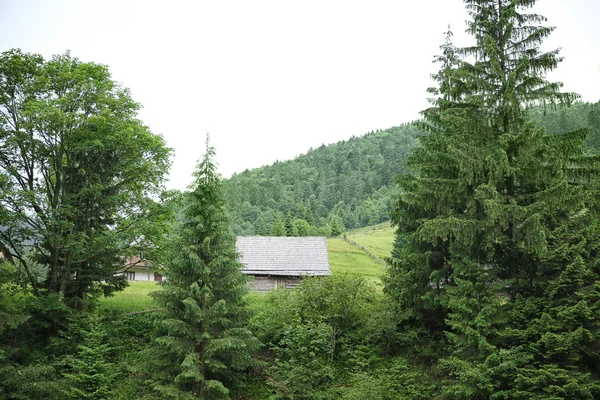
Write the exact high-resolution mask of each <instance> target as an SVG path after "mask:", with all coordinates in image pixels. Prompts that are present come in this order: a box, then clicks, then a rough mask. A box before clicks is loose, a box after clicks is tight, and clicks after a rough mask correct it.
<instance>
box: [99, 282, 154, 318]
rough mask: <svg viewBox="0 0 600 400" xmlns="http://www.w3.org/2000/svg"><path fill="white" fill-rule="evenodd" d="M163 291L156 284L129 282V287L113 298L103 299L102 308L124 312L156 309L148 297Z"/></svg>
mask: <svg viewBox="0 0 600 400" xmlns="http://www.w3.org/2000/svg"><path fill="white" fill-rule="evenodd" d="M156 290H161V288H160V286H159V285H158V284H157V283H156V282H139V281H138V282H136V281H132V282H129V287H127V288H126V289H125V290H124V291H122V292H119V293H116V294H115V295H114V296H112V297H108V298H104V299H102V301H101V303H100V306H101V307H102V308H115V309H117V308H118V309H119V310H122V311H124V312H134V311H142V310H147V309H151V308H155V307H156V304H154V301H153V300H152V298H151V297H150V296H149V295H148V294H149V293H150V292H154V291H156Z"/></svg>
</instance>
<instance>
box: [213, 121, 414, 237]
mask: <svg viewBox="0 0 600 400" xmlns="http://www.w3.org/2000/svg"><path fill="white" fill-rule="evenodd" d="M419 134H420V132H419V131H418V130H417V129H416V128H415V127H414V126H412V125H410V124H408V125H402V126H399V127H395V128H390V129H388V130H385V131H377V132H371V133H368V134H366V135H365V136H363V137H353V138H351V139H350V140H348V141H344V142H339V143H336V144H332V145H329V146H325V145H323V146H321V147H319V148H318V149H314V150H310V151H309V152H308V153H307V154H305V155H302V156H300V157H298V158H296V159H294V160H291V161H285V162H276V163H275V164H274V165H272V166H267V167H262V168H258V169H254V170H251V171H244V172H243V173H241V174H235V175H234V176H232V177H231V178H230V179H228V180H226V181H225V182H224V187H225V196H226V199H227V203H228V209H229V212H230V214H231V218H232V221H231V222H232V226H233V231H234V233H235V234H236V235H251V234H255V233H256V234H265V233H266V232H273V228H272V226H273V225H274V224H276V223H277V224H278V222H277V221H278V220H277V218H278V217H277V216H278V215H280V216H281V215H283V216H285V215H289V217H287V218H286V219H287V220H288V224H287V225H286V227H287V228H288V231H289V232H286V234H287V235H288V236H289V235H290V233H292V232H291V230H290V225H289V222H290V218H291V221H293V220H294V219H301V220H304V221H306V222H307V223H308V224H309V225H310V226H311V228H312V229H311V230H313V231H315V232H316V231H317V230H318V229H319V228H322V227H324V226H326V225H327V224H328V222H329V221H330V220H331V218H332V217H334V216H337V217H339V218H340V219H341V221H342V224H341V225H342V226H344V227H346V228H348V229H352V228H355V227H359V226H365V225H369V224H377V223H380V222H383V221H386V220H388V219H389V213H390V211H391V210H392V202H391V197H390V195H391V193H392V192H393V191H394V188H393V183H394V176H395V175H397V174H399V173H401V172H406V170H405V167H404V160H405V158H406V155H407V153H408V151H409V150H410V149H411V148H412V147H414V146H415V145H416V144H417V140H416V136H417V135H419ZM282 218H283V217H282ZM248 224H249V225H248ZM277 229H278V230H279V228H277ZM342 229H343V228H342ZM319 234H320V233H319ZM298 235H300V232H298ZM278 236H282V235H281V234H279V235H278Z"/></svg>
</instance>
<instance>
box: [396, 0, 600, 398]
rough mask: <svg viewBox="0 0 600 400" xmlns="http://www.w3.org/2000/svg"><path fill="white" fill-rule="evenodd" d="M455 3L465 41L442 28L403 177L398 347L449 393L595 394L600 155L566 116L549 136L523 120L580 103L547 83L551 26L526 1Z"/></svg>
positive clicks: (552, 59)
mask: <svg viewBox="0 0 600 400" xmlns="http://www.w3.org/2000/svg"><path fill="white" fill-rule="evenodd" d="M465 3H466V5H467V8H468V10H469V12H470V15H471V17H472V20H471V21H469V22H468V32H470V33H472V34H473V35H474V37H475V42H476V43H475V45H474V46H472V47H467V48H462V49H457V48H455V47H454V46H453V45H452V42H451V36H452V35H451V33H448V34H447V37H446V41H445V43H444V45H443V46H442V55H441V56H439V57H437V58H436V60H437V61H438V62H440V63H441V64H442V65H441V69H440V72H439V73H438V74H436V75H434V76H433V78H434V79H435V80H436V81H437V83H438V85H439V86H438V87H437V88H434V89H432V90H430V92H431V93H432V94H434V96H435V97H434V98H433V99H432V107H431V108H429V109H427V110H425V111H424V112H423V115H424V117H425V119H424V121H423V123H421V124H420V126H421V127H422V128H423V129H424V130H425V131H426V132H427V133H428V134H427V135H426V136H423V137H421V138H420V139H421V147H419V148H417V149H415V150H414V151H413V152H412V154H411V155H410V156H409V158H408V166H409V167H410V168H411V169H412V170H413V171H415V173H416V174H415V175H404V176H402V177H400V178H399V179H398V183H399V185H400V189H401V192H402V195H401V196H400V197H399V198H398V200H397V203H396V208H395V210H394V213H393V216H392V222H393V224H395V226H397V228H398V230H397V238H398V241H397V244H398V246H397V248H396V251H395V252H394V256H395V260H394V262H393V263H392V267H391V268H390V271H389V274H388V276H387V279H386V293H388V294H389V295H390V296H391V298H392V299H394V301H395V302H396V304H397V310H396V313H397V323H398V329H399V331H400V334H399V335H398V339H399V342H398V348H399V349H400V348H401V346H406V345H412V346H415V347H418V348H420V349H423V350H422V351H420V352H419V354H418V356H420V359H422V360H423V361H425V362H428V363H431V364H434V363H436V362H437V361H438V360H439V359H440V358H441V359H442V362H441V366H442V367H443V368H444V369H445V371H446V373H447V374H448V375H449V376H451V377H453V379H454V381H453V382H450V383H449V384H448V385H446V386H445V388H444V395H445V396H446V397H447V398H456V399H484V398H485V399H487V398H491V399H508V398H510V399H518V398H523V399H525V398H528V399H529V398H556V399H558V398H569V399H571V398H578V399H579V398H580V399H584V398H589V399H591V398H596V397H597V396H598V393H599V390H600V383H599V382H598V380H597V379H595V377H593V375H592V374H593V372H594V371H595V370H596V367H597V365H599V364H598V363H599V362H600V353H598V352H597V350H592V349H596V348H597V346H598V345H599V343H600V342H599V341H598V338H599V336H598V334H599V333H600V325H599V323H598V321H599V320H598V316H599V315H598V310H597V308H596V307H595V304H596V295H595V293H594V291H593V290H592V287H593V286H594V284H595V282H597V281H598V279H599V278H600V276H599V275H598V273H599V271H598V269H597V261H596V258H597V249H598V246H599V245H600V236H599V235H598V233H599V232H598V229H599V228H598V223H597V221H598V214H597V212H598V211H599V208H598V205H599V204H598V201H597V198H598V197H597V188H598V174H599V172H600V170H599V169H598V165H600V164H599V163H598V161H599V160H598V158H597V157H595V156H592V155H589V154H588V153H586V149H585V147H584V143H585V140H586V136H587V133H588V132H587V131H586V130H575V131H572V132H565V131H564V129H567V128H568V124H567V119H566V117H564V116H565V115H566V114H562V116H563V117H564V118H561V119H560V120H559V125H560V126H561V132H555V133H554V134H553V135H548V134H546V132H545V130H544V129H543V128H539V127H536V124H535V123H534V122H533V121H532V119H531V115H530V112H529V111H528V108H527V106H530V105H539V104H550V105H554V104H557V103H568V102H570V101H572V100H573V99H575V98H577V96H575V95H573V94H569V93H560V92H559V90H558V89H559V88H560V86H561V84H559V83H552V82H548V81H547V80H546V79H545V77H544V74H545V73H546V72H548V71H551V70H552V69H554V68H555V67H556V65H557V64H558V63H559V62H560V57H559V56H558V52H557V51H551V52H547V53H543V52H542V51H541V50H540V45H541V42H542V41H543V40H544V39H545V38H546V37H547V36H548V35H549V34H550V33H551V32H552V30H553V28H546V27H543V26H542V24H543V23H544V22H545V19H544V18H543V17H541V16H537V15H531V14H527V13H526V12H525V10H526V9H528V8H530V7H531V6H533V4H534V3H535V1H510V0H502V1H491V0H465ZM462 56H464V57H467V58H465V59H461V57H462ZM471 61H473V63H471ZM406 340H408V341H406ZM436 348H437V349H440V348H441V349H443V352H442V353H441V354H437V355H435V356H434V357H432V354H431V352H430V349H436ZM541 393H544V396H542V397H539V396H540V394H541ZM536 396H537V397H536Z"/></svg>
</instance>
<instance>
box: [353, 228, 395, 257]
mask: <svg viewBox="0 0 600 400" xmlns="http://www.w3.org/2000/svg"><path fill="white" fill-rule="evenodd" d="M394 230H395V229H394V228H392V226H391V225H390V223H389V221H388V222H384V223H381V224H377V225H372V226H365V227H363V228H358V229H353V230H351V231H348V232H347V233H346V237H347V238H348V239H350V240H353V241H355V242H356V243H358V244H360V245H361V246H364V247H366V248H367V249H369V251H371V253H373V254H375V255H376V256H377V257H379V258H381V259H383V260H385V259H386V258H387V257H390V256H391V254H392V248H393V247H394Z"/></svg>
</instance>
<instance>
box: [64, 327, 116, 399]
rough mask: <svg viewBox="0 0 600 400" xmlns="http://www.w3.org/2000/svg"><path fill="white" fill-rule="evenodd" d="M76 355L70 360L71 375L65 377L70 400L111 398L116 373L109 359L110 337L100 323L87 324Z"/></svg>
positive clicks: (67, 395)
mask: <svg viewBox="0 0 600 400" xmlns="http://www.w3.org/2000/svg"><path fill="white" fill-rule="evenodd" d="M87 328H88V329H87V330H86V332H85V334H84V335H83V339H82V341H81V344H80V345H78V346H77V353H75V355H74V356H73V357H70V358H69V361H68V364H70V365H69V367H70V369H71V371H70V372H69V373H68V374H66V378H67V381H68V382H69V384H70V386H68V389H67V390H65V391H64V392H65V395H66V397H67V398H69V399H90V400H101V399H106V398H110V397H111V396H112V390H111V387H112V386H113V385H112V384H113V382H114V378H115V375H116V374H115V371H114V367H113V365H111V363H110V362H109V360H108V359H107V357H108V356H109V354H110V352H111V350H112V349H111V348H110V345H109V344H108V343H107V341H108V335H107V332H106V331H104V330H103V329H102V328H101V327H100V326H99V321H98V320H97V319H94V318H93V319H92V320H91V321H89V323H88V324H87Z"/></svg>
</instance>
